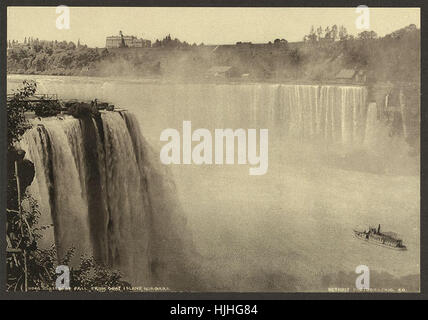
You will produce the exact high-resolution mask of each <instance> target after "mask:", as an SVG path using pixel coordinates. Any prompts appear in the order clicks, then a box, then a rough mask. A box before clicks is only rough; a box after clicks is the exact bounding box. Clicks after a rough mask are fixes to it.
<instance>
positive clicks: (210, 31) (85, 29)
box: [7, 7, 420, 48]
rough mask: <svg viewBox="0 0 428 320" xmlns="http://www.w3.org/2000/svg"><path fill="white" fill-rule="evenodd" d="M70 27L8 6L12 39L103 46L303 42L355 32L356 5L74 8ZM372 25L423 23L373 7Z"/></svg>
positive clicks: (47, 13) (44, 10)
mask: <svg viewBox="0 0 428 320" xmlns="http://www.w3.org/2000/svg"><path fill="white" fill-rule="evenodd" d="M69 9H70V28H69V29H57V27H56V20H57V17H58V16H59V15H60V14H57V13H56V7H8V11H7V28H8V30H7V34H8V39H9V40H12V39H14V40H19V41H24V37H34V38H39V39H40V40H59V41H62V40H66V41H74V42H77V40H78V39H80V42H81V43H82V44H86V45H88V46H89V47H100V48H101V47H104V46H105V38H106V36H110V35H118V34H119V30H122V32H123V33H124V34H125V35H134V36H137V37H139V38H140V37H142V38H144V39H149V40H152V41H153V40H155V39H162V38H163V37H165V36H166V35H167V34H171V36H172V37H173V38H178V39H180V40H181V41H187V42H189V43H197V44H199V43H201V42H203V43H205V44H233V43H236V42H237V41H245V42H246V41H250V42H253V43H267V42H269V41H273V40H274V39H276V38H284V39H286V40H287V41H289V42H295V41H301V40H302V39H303V36H304V35H305V34H307V33H309V30H310V28H311V25H314V26H319V25H321V26H323V27H324V28H325V27H326V26H331V25H333V24H336V25H344V26H345V27H346V28H347V30H348V33H350V34H354V35H355V34H357V33H359V32H361V31H364V30H358V29H357V28H356V25H355V21H356V19H357V18H358V17H359V16H360V15H361V13H357V12H356V8H185V7H175V8H169V7H162V8H159V7H158V8H156V7H150V8H148V7H146V8H144V7H70V8H69ZM369 13H370V20H369V21H370V30H374V31H376V32H377V34H378V35H379V36H383V35H385V34H388V33H391V32H392V31H395V30H397V29H400V28H402V27H404V26H407V25H409V24H412V23H413V24H415V25H416V26H417V27H418V28H420V10H419V8H370V11H369Z"/></svg>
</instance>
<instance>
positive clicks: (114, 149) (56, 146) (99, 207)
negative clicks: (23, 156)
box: [21, 112, 192, 288]
mask: <svg viewBox="0 0 428 320" xmlns="http://www.w3.org/2000/svg"><path fill="white" fill-rule="evenodd" d="M21 144H22V147H23V148H24V149H25V150H26V151H27V157H28V158H29V159H30V160H31V161H33V163H34V164H35V170H36V178H35V181H34V182H33V184H32V185H31V186H30V192H31V193H33V194H34V196H35V198H36V199H37V200H38V202H39V204H40V208H41V211H42V213H43V214H42V221H41V223H42V224H43V223H45V224H53V226H54V228H53V238H54V239H50V240H51V241H54V243H55V245H56V248H57V252H58V258H59V259H61V258H62V257H64V255H65V254H66V253H67V251H68V250H69V249H71V248H72V247H73V248H74V249H75V257H77V258H79V257H80V255H87V256H93V257H94V258H95V259H96V260H97V261H98V262H100V263H102V264H104V265H107V266H111V267H112V268H114V269H117V270H120V271H121V272H122V273H123V274H124V275H125V279H126V280H128V281H130V282H131V283H132V284H133V285H145V286H151V285H166V283H167V284H168V286H170V287H171V286H173V285H174V284H176V285H177V288H181V287H180V283H177V281H181V282H186V281H188V278H186V268H185V263H186V259H187V258H186V252H188V251H190V250H191V247H192V245H191V238H190V235H188V236H183V234H188V232H187V229H186V221H185V219H184V216H183V214H182V213H181V212H180V209H179V206H178V204H177V201H176V199H175V189H174V188H175V186H174V184H173V183H172V182H171V180H170V179H169V177H168V176H169V173H168V172H167V171H166V169H165V168H164V167H160V166H159V164H157V155H154V153H153V152H152V150H151V149H150V147H149V146H148V145H147V143H146V141H145V140H144V138H143V137H142V135H141V133H140V129H139V125H138V123H137V120H136V119H135V117H134V115H133V114H130V113H128V112H105V113H102V114H101V116H100V117H95V118H92V117H87V118H83V119H74V118H72V117H70V116H66V117H65V118H64V120H60V119H56V118H46V119H43V120H41V121H38V122H35V124H34V126H33V128H32V129H30V130H29V131H27V132H26V134H25V135H24V137H23V141H22V143H21ZM154 159H156V160H154ZM46 240H47V239H45V241H46ZM177 272H180V274H181V276H180V277H176V278H179V279H170V277H171V276H172V275H174V274H176V273H177Z"/></svg>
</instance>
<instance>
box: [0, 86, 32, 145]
mask: <svg viewBox="0 0 428 320" xmlns="http://www.w3.org/2000/svg"><path fill="white" fill-rule="evenodd" d="M36 89H37V84H36V83H35V82H34V81H27V80H24V82H23V87H22V88H21V89H19V90H18V91H17V92H16V93H15V94H14V95H13V97H12V98H11V99H9V100H8V101H7V104H6V105H7V110H6V112H7V147H8V150H10V149H12V148H13V146H14V144H15V143H16V142H19V140H21V137H22V135H23V134H24V133H25V131H27V130H28V129H29V128H31V125H30V123H29V122H28V121H27V120H26V118H25V114H24V113H25V111H26V110H27V102H25V101H24V99H25V98H28V97H31V96H32V95H34V94H35V92H36Z"/></svg>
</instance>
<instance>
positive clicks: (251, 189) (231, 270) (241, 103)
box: [8, 75, 420, 292]
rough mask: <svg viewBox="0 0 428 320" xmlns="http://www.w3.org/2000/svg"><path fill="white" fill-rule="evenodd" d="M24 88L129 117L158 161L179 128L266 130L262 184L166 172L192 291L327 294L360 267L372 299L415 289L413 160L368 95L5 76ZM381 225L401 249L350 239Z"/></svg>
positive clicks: (239, 175)
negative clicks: (182, 220)
mask: <svg viewBox="0 0 428 320" xmlns="http://www.w3.org/2000/svg"><path fill="white" fill-rule="evenodd" d="M24 79H34V80H36V81H37V84H38V92H39V93H51V94H52V93H56V94H58V95H59V97H60V98H62V99H90V100H92V99H94V98H98V100H100V101H108V102H110V103H113V104H115V106H116V107H119V108H125V109H127V110H128V111H129V112H130V113H132V114H134V115H135V117H136V119H137V120H138V123H139V124H140V129H141V132H142V135H143V136H144V138H145V139H146V140H147V141H148V143H149V144H150V146H151V147H152V148H153V149H154V151H155V152H154V154H155V155H156V154H157V155H158V154H159V150H160V148H161V146H162V144H163V143H162V142H161V141H159V136H160V134H161V132H162V130H164V129H166V128H175V129H177V130H178V131H179V132H181V130H182V129H181V126H182V122H183V121H184V120H190V121H192V128H193V129H197V128H207V129H209V130H214V129H215V128H232V129H237V128H244V129H247V128H256V129H260V128H267V129H269V169H268V171H267V173H266V174H265V175H262V176H250V175H249V174H248V168H249V167H248V166H247V165H237V164H235V165H223V166H219V165H202V166H197V165H170V166H168V167H169V170H170V172H171V177H170V178H171V179H172V181H174V184H175V186H176V190H177V196H178V201H179V205H180V207H181V208H182V210H183V212H184V215H185V217H186V219H187V227H186V228H185V229H182V230H180V231H182V232H185V233H186V236H190V237H191V238H192V239H193V244H194V246H195V250H194V251H192V252H193V253H192V256H190V257H188V259H190V260H191V265H193V266H194V268H195V270H193V271H194V273H195V274H196V277H197V279H198V281H199V284H198V288H199V287H200V288H203V289H204V290H207V291H218V290H220V291H266V292H269V291H326V290H328V289H329V288H334V287H348V286H351V287H352V286H354V283H355V278H356V277H357V275H356V274H355V268H356V267H357V266H358V265H367V266H368V267H369V268H370V270H371V275H372V276H371V284H372V287H373V288H394V289H398V288H402V287H404V288H406V289H408V290H417V288H418V286H419V261H420V260H419V238H420V231H419V226H420V219H419V210H420V208H419V187H420V183H419V175H418V168H419V161H418V159H415V158H414V157H413V158H412V157H410V156H409V155H408V153H409V152H408V151H409V150H408V147H407V145H406V144H405V143H404V142H403V141H402V140H401V139H400V138H397V137H389V135H388V131H387V128H385V127H383V125H382V123H381V122H379V121H378V120H377V119H376V114H377V112H376V110H374V109H373V106H371V107H368V106H367V101H366V94H367V93H366V89H365V88H364V87H358V86H332V85H329V86H322V85H321V86H320V85H291V84H287V85H285V84H282V85H281V84H261V83H255V84H250V83H246V84H227V83H223V84H192V83H187V84H184V83H168V82H152V81H140V80H123V79H122V80H118V79H107V78H82V77H55V76H23V75H10V76H8V92H12V90H13V89H15V88H17V87H18V86H19V84H20V83H21V82H22V80H24ZM152 161H154V162H157V165H160V166H163V165H162V164H161V163H160V160H159V158H156V157H155V158H153V159H152ZM64 174H66V173H65V172H64ZM64 201H65V200H64ZM70 201H71V200H70ZM88 214H89V215H91V212H89V213H88ZM377 224H381V226H382V228H383V229H384V230H385V231H394V232H396V233H398V234H399V235H400V237H401V238H403V240H404V243H405V244H406V245H407V247H408V250H407V251H405V252H400V251H394V250H390V249H385V248H382V247H377V246H373V245H367V244H365V243H363V242H361V241H359V240H357V239H355V238H354V237H353V233H352V229H353V228H358V227H361V228H364V227H367V225H377ZM171 228H174V226H173V225H172V226H171ZM164 232H168V231H167V230H166V231H164ZM142 268H143V267H142ZM137 269H138V268H137ZM134 270H135V268H134ZM134 272H135V271H134ZM176 277H180V275H179V274H177V275H176ZM164 285H165V286H168V284H167V283H166V284H164Z"/></svg>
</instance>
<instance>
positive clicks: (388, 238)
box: [353, 225, 407, 251]
mask: <svg viewBox="0 0 428 320" xmlns="http://www.w3.org/2000/svg"><path fill="white" fill-rule="evenodd" d="M353 231H354V235H355V237H356V238H357V239H360V240H363V241H366V242H368V243H371V244H375V245H378V246H381V247H385V248H389V249H394V250H400V251H404V250H407V247H406V246H405V245H404V244H403V240H401V239H399V238H398V237H397V235H396V234H395V233H392V232H381V231H380V225H379V226H378V227H377V228H375V227H369V228H368V229H367V230H363V231H360V230H353Z"/></svg>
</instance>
